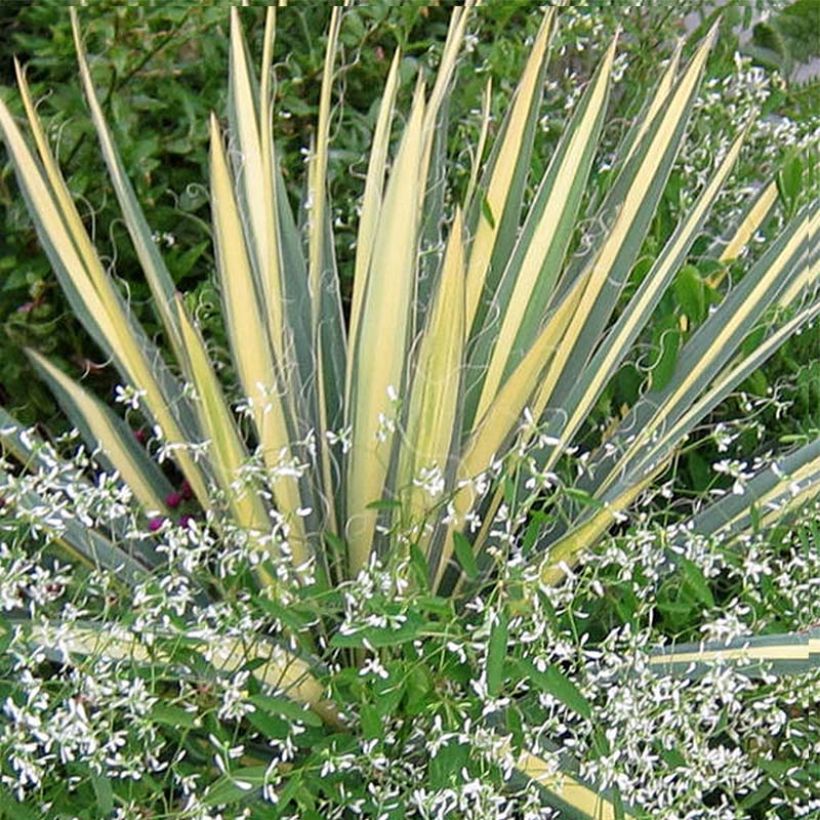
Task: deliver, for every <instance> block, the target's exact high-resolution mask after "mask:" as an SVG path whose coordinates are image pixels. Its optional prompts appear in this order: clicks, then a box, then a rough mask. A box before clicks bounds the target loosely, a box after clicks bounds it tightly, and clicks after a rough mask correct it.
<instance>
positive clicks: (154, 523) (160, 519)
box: [148, 515, 165, 532]
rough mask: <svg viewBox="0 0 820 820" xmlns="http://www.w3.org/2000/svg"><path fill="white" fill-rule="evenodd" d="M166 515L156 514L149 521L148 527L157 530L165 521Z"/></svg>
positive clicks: (152, 530)
mask: <svg viewBox="0 0 820 820" xmlns="http://www.w3.org/2000/svg"><path fill="white" fill-rule="evenodd" d="M164 521H165V516H164V515H155V516H154V517H153V518H152V519H151V520H150V521H149V522H148V529H149V530H151V532H156V531H157V530H158V529H159V528H160V527H161V526H162V525H163V523H164Z"/></svg>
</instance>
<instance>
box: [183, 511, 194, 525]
mask: <svg viewBox="0 0 820 820" xmlns="http://www.w3.org/2000/svg"><path fill="white" fill-rule="evenodd" d="M193 523H194V517H193V516H192V515H188V514H187V513H186V514H185V515H181V516H180V517H179V526H180V527H189V526H190V525H191V524H193Z"/></svg>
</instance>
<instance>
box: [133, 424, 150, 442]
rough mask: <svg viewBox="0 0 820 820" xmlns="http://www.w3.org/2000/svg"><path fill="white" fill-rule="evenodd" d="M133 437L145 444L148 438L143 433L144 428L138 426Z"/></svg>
mask: <svg viewBox="0 0 820 820" xmlns="http://www.w3.org/2000/svg"><path fill="white" fill-rule="evenodd" d="M134 438H135V439H136V440H137V441H138V442H139V443H140V444H145V442H146V441H147V440H148V436H147V435H146V434H145V430H144V429H143V428H142V427H140V429H139V430H134Z"/></svg>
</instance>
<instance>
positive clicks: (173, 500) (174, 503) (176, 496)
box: [165, 492, 182, 510]
mask: <svg viewBox="0 0 820 820" xmlns="http://www.w3.org/2000/svg"><path fill="white" fill-rule="evenodd" d="M165 503H166V504H167V505H168V506H169V507H170V508H171V509H172V510H175V509H176V508H177V507H178V506H179V505H180V504H181V503H182V493H178V492H172V493H168V495H166V496H165Z"/></svg>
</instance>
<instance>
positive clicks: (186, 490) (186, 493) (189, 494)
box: [179, 481, 194, 501]
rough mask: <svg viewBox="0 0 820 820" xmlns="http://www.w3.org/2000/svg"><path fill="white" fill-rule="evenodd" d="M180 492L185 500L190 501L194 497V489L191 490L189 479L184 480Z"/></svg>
mask: <svg viewBox="0 0 820 820" xmlns="http://www.w3.org/2000/svg"><path fill="white" fill-rule="evenodd" d="M179 492H180V494H181V495H182V497H183V498H184V499H185V501H190V500H191V499H192V498H193V497H194V493H193V490H191V485H190V484H189V483H188V482H187V481H183V482H182V484H180V487H179Z"/></svg>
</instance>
